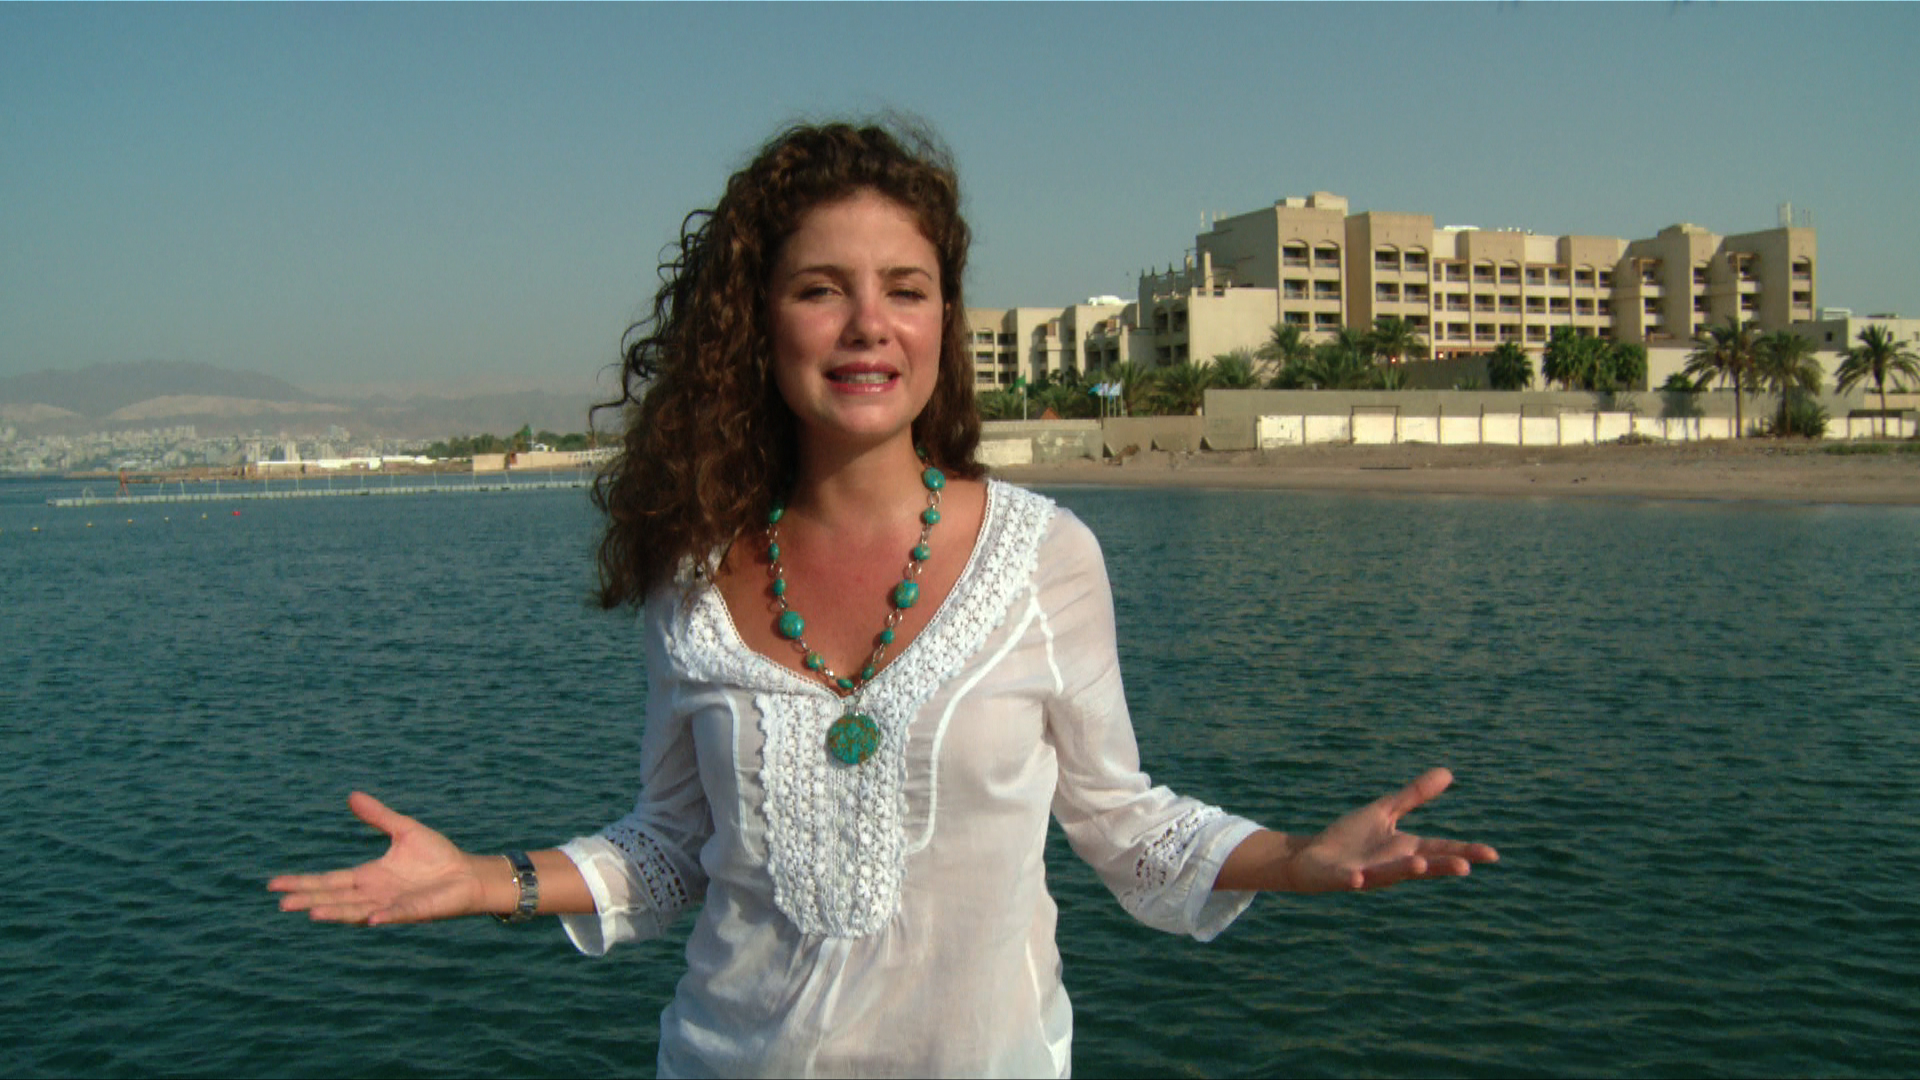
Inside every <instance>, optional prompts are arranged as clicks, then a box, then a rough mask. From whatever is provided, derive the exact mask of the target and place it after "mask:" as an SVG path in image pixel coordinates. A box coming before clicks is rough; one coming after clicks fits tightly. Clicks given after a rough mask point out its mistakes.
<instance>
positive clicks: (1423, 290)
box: [1406, 285, 1427, 304]
mask: <svg viewBox="0 0 1920 1080" xmlns="http://www.w3.org/2000/svg"><path fill="white" fill-rule="evenodd" d="M1406 293H1407V303H1409V304H1424V303H1426V302H1427V287H1426V286H1425V285H1409V286H1407V290H1406Z"/></svg>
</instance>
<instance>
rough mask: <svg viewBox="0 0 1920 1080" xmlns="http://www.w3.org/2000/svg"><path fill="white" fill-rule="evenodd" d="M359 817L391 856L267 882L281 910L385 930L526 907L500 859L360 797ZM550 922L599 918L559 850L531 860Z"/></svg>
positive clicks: (353, 800) (352, 802) (351, 800)
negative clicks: (462, 847)
mask: <svg viewBox="0 0 1920 1080" xmlns="http://www.w3.org/2000/svg"><path fill="white" fill-rule="evenodd" d="M347 806H348V807H350V808H351V809H352V810H353V814H354V816H355V817H357V818H359V819H360V820H361V821H364V822H366V823H367V824H368V825H371V826H373V827H374V828H376V829H378V830H380V831H381V832H383V833H386V834H387V838H388V841H389V843H388V845H387V853H386V854H385V855H382V856H381V857H379V858H378V859H375V860H373V861H372V862H365V863H361V864H360V865H359V866H356V867H353V868H352V869H349V870H333V871H330V872H328V873H324V874H282V875H281V876H279V877H276V878H274V879H273V880H272V881H269V882H267V888H268V889H270V890H272V891H274V892H277V893H280V894H281V896H280V910H282V911H304V912H306V913H307V915H308V917H309V918H311V919H314V920H315V921H318V922H341V923H355V924H359V925H363V926H380V925H384V924H386V923H411V922H431V921H433V920H435V919H456V918H459V917H460V916H462V915H487V914H494V915H509V914H512V912H513V911H514V909H515V907H516V906H517V905H518V904H519V901H520V892H519V889H518V887H517V886H516V885H515V884H514V874H513V868H512V866H511V865H509V864H508V862H507V860H506V859H504V858H502V857H501V856H499V855H469V854H468V853H466V852H464V851H461V850H460V849H459V848H457V847H455V846H454V845H453V842H452V841H450V840H448V839H447V838H446V837H445V836H442V835H441V834H440V833H438V832H435V831H434V830H432V829H430V828H428V827H427V826H425V825H422V824H420V823H419V822H418V821H415V820H414V819H412V818H410V817H408V816H406V815H405V814H401V813H397V812H395V811H393V810H390V809H388V808H387V807H386V806H385V805H384V804H382V803H381V802H380V800H378V799H376V798H374V797H373V796H371V795H368V794H366V793H365V792H359V791H356V792H354V793H353V794H352V795H350V796H348V798H347ZM529 857H530V858H532V860H533V866H534V872H535V876H536V877H537V878H538V879H539V883H540V886H539V891H540V906H539V908H538V912H539V914H542V915H575V914H590V913H592V912H593V910H594V907H593V896H592V894H591V893H590V892H589V891H588V889H587V883H586V881H585V880H584V879H583V878H582V877H581V876H580V871H579V869H577V868H576V867H575V866H574V865H573V860H572V859H569V858H567V856H566V855H564V854H562V853H561V852H559V851H556V850H546V851H534V852H529Z"/></svg>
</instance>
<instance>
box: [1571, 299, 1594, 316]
mask: <svg viewBox="0 0 1920 1080" xmlns="http://www.w3.org/2000/svg"><path fill="white" fill-rule="evenodd" d="M1573 311H1574V314H1576V315H1592V314H1593V300H1592V299H1591V298H1589V297H1585V296H1583V297H1581V298H1580V299H1578V300H1575V301H1574V302H1573Z"/></svg>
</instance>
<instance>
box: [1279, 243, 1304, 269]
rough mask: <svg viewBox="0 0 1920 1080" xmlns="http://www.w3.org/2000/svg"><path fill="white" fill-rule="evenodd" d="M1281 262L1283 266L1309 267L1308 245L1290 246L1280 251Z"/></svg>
mask: <svg viewBox="0 0 1920 1080" xmlns="http://www.w3.org/2000/svg"><path fill="white" fill-rule="evenodd" d="M1280 262H1281V265H1283V266H1305V265H1307V245H1305V244H1288V245H1287V246H1285V247H1283V248H1281V249H1280Z"/></svg>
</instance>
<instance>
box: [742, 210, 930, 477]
mask: <svg viewBox="0 0 1920 1080" xmlns="http://www.w3.org/2000/svg"><path fill="white" fill-rule="evenodd" d="M940 285H941V282H940V262H939V258H938V255H937V253H936V252H935V251H934V248H933V244H932V243H931V242H930V241H928V240H927V238H926V237H925V236H923V235H922V234H921V232H920V227H919V225H918V224H917V223H916V222H915V221H914V217H913V214H912V213H911V212H910V211H908V210H907V209H906V208H905V207H902V206H901V205H900V204H898V203H896V202H893V201H892V200H890V199H888V198H886V197H885V196H883V195H880V194H878V193H877V192H874V191H871V190H862V191H859V192H857V193H855V194H854V195H852V196H850V197H848V198H846V199H843V200H841V201H839V202H832V203H825V204H822V205H820V206H817V207H814V208H813V209H812V210H811V211H808V213H807V214H806V216H805V217H803V218H801V219H800V227H799V228H798V229H795V230H794V233H793V235H792V236H790V237H788V238H787V242H786V245H785V246H784V247H783V248H782V249H781V252H780V257H779V260H778V261H777V262H775V264H774V268H773V273H772V275H771V278H770V280H769V281H768V308H769V311H770V315H771V319H772V327H771V330H772V338H773V369H774V380H775V382H776V383H777V384H778V385H779V387H780V395H781V396H782V397H783V398H785V399H786V402H787V406H788V407H789V408H791V409H792V410H793V414H794V416H795V417H796V418H797V419H798V421H799V429H800V438H801V439H802V440H803V441H811V442H814V443H816V444H817V443H819V442H821V441H825V442H829V443H844V444H850V445H853V446H856V447H857V446H865V445H873V444H878V443H883V442H886V441H887V440H889V439H894V438H907V439H909V440H910V439H911V438H912V424H913V421H914V418H915V417H917V416H919V415H920V410H922V409H924V408H926V405H927V401H928V400H929V399H930V398H932V396H933V389H934V385H935V384H936V383H937V382H938V380H939V374H940V345H941V341H942V338H943V331H944V328H945V321H946V305H945V303H944V302H943V301H942V299H941V292H940Z"/></svg>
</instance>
